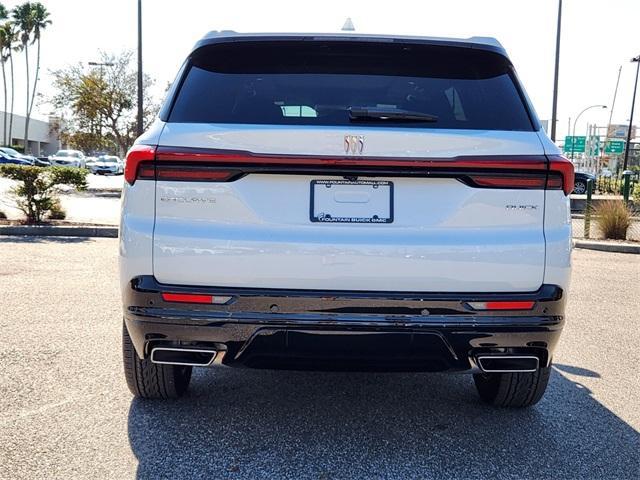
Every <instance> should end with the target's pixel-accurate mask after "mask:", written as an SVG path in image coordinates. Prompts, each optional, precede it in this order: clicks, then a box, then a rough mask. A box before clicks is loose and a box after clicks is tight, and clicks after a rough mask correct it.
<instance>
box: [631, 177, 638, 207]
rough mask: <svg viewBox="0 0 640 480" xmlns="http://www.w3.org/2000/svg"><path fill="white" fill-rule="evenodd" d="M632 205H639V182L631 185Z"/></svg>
mask: <svg viewBox="0 0 640 480" xmlns="http://www.w3.org/2000/svg"><path fill="white" fill-rule="evenodd" d="M632 193H633V197H632V198H633V203H634V205H635V206H636V207H638V205H640V180H638V181H636V183H634V184H633V192H632Z"/></svg>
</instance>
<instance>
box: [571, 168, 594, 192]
mask: <svg viewBox="0 0 640 480" xmlns="http://www.w3.org/2000/svg"><path fill="white" fill-rule="evenodd" d="M588 180H593V181H594V186H595V181H596V176H595V175H592V174H591V173H583V172H576V173H575V175H574V187H573V193H575V194H577V195H583V194H585V193H587V181H588Z"/></svg>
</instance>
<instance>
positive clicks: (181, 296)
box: [162, 292, 231, 305]
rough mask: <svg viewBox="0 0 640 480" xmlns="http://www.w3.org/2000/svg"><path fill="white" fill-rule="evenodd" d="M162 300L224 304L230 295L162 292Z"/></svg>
mask: <svg viewBox="0 0 640 480" xmlns="http://www.w3.org/2000/svg"><path fill="white" fill-rule="evenodd" d="M162 300H164V301H165V302H175V303H201V304H208V305H224V304H226V303H227V302H229V300H231V297H230V296H220V295H201V294H197V293H167V292H163V293H162Z"/></svg>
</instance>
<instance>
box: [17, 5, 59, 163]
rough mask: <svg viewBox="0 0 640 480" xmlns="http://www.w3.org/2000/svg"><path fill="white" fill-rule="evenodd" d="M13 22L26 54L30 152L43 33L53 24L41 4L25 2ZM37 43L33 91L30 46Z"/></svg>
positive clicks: (26, 131) (26, 138)
mask: <svg viewBox="0 0 640 480" xmlns="http://www.w3.org/2000/svg"><path fill="white" fill-rule="evenodd" d="M12 14H13V21H14V23H15V25H16V26H17V28H18V32H19V35H20V48H21V50H22V51H23V52H24V58H25V65H26V74H27V75H26V76H27V81H26V90H27V104H26V115H25V122H24V149H25V152H26V151H28V146H29V143H28V142H29V121H30V119H31V111H32V109H33V104H34V101H35V96H36V90H37V86H38V74H39V73H40V38H41V35H42V31H43V30H44V29H45V28H47V26H48V25H50V24H51V20H49V18H48V17H49V12H47V9H46V8H45V7H44V5H42V3H40V2H25V3H23V4H21V5H18V6H17V7H15V8H14V9H13V12H12ZM36 42H37V59H36V71H35V78H34V81H33V89H32V88H31V77H30V65H29V45H33V44H34V43H36Z"/></svg>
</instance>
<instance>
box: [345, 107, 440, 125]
mask: <svg viewBox="0 0 640 480" xmlns="http://www.w3.org/2000/svg"><path fill="white" fill-rule="evenodd" d="M347 111H348V112H349V119H350V120H352V121H353V120H391V121H393V120H397V121H401V122H437V121H438V117H437V116H436V115H431V114H429V113H421V112H412V111H410V110H402V109H399V108H384V107H349V108H348V109H347Z"/></svg>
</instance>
